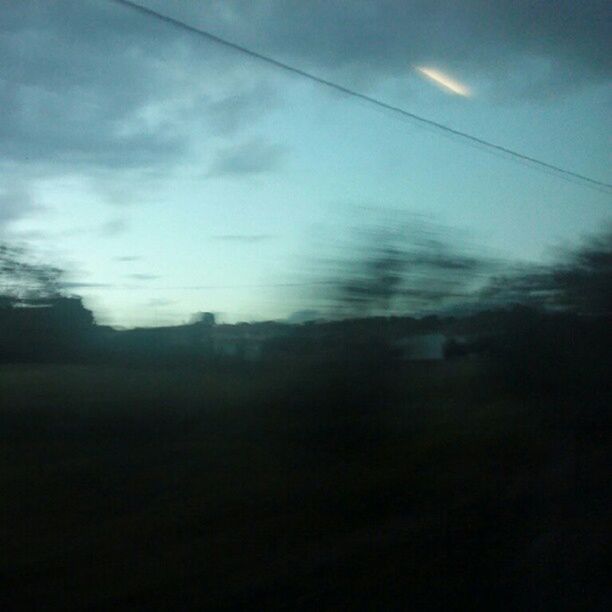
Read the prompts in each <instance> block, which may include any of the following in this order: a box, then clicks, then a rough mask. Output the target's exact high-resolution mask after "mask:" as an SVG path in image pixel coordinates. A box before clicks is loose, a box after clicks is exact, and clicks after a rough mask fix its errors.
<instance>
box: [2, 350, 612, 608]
mask: <svg viewBox="0 0 612 612" xmlns="http://www.w3.org/2000/svg"><path fill="white" fill-rule="evenodd" d="M485 371H486V364H483V363H482V362H480V361H476V360H469V359H466V360H458V361H454V362H439V363H430V364H427V363H423V364H417V363H415V364H411V365H401V366H397V365H396V366H395V367H394V368H391V367H390V368H389V370H388V371H386V370H385V371H376V372H371V371H368V370H367V369H366V370H364V369H359V368H353V366H351V367H346V366H344V365H341V366H337V367H336V368H334V367H333V366H330V365H329V364H323V363H319V364H317V363H310V364H304V363H298V362H290V361H282V362H278V363H271V364H266V365H259V366H251V367H249V368H245V367H243V368H237V367H232V368H230V367H225V368H219V367H217V368H216V369H208V370H207V369H205V368H204V369H202V368H200V369H188V368H163V369H162V368H154V367H147V368H135V367H133V368H129V367H121V368H119V367H109V366H93V365H90V366H76V365H63V366H60V365H40V366H35V365H6V366H3V367H2V368H1V369H0V398H1V402H2V409H1V413H0V415H1V416H0V418H1V423H0V424H1V429H0V444H1V446H0V478H1V490H2V496H1V499H0V510H1V516H2V522H1V526H2V532H1V533H2V536H1V538H2V545H1V546H0V563H1V564H0V581H1V582H0V607H1V608H2V609H3V610H17V609H19V610H60V609H61V610H78V609H113V610H148V609H152V610H189V609H198V610H201V609H210V610H215V609H219V610H226V609H227V610H229V609H239V610H249V609H253V610H276V609H279V610H280V609H285V610H299V609H304V610H361V609H371V610H405V609H411V608H415V609H444V610H453V609H459V608H463V607H465V606H467V609H487V610H500V609H502V610H503V609H508V610H561V609H568V610H604V609H606V610H607V609H610V605H611V604H612V599H611V598H610V591H609V590H608V588H607V583H608V580H607V578H608V575H607V573H606V568H607V567H608V566H612V564H611V563H609V562H610V561H611V560H610V559H609V557H610V551H609V546H608V531H607V520H606V516H607V513H608V507H609V491H608V480H609V479H608V474H609V471H608V469H607V468H608V462H609V459H610V457H609V451H610V447H609V435H608V433H609V432H608V429H607V428H606V427H605V426H602V425H601V424H599V425H593V423H592V422H589V423H588V424H584V423H583V421H582V420H581V419H580V418H577V417H576V415H577V414H578V415H579V414H580V411H581V410H582V409H583V408H585V409H586V408H588V406H579V405H578V404H579V401H577V400H576V399H571V400H570V399H567V398H563V397H555V398H554V399H553V398H552V396H547V395H546V396H545V395H541V394H538V393H531V394H512V393H509V392H506V391H503V392H502V391H500V389H499V388H497V387H496V386H495V384H493V383H491V384H490V383H489V382H488V381H489V378H487V377H486V376H485V375H484V374H483V373H484V372H485ZM589 401H590V400H589Z"/></svg>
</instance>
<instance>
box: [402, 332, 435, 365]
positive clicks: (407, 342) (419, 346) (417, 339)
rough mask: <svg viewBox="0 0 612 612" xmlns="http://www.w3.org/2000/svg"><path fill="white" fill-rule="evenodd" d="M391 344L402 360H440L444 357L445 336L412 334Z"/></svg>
mask: <svg viewBox="0 0 612 612" xmlns="http://www.w3.org/2000/svg"><path fill="white" fill-rule="evenodd" d="M393 346H394V348H395V349H396V350H397V351H398V353H399V356H400V359H402V360H404V361H440V360H442V359H444V357H445V346H446V336H445V335H444V334H441V333H433V334H413V335H410V336H405V337H404V338H402V339H400V340H396V341H395V342H394V343H393Z"/></svg>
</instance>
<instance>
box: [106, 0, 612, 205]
mask: <svg viewBox="0 0 612 612" xmlns="http://www.w3.org/2000/svg"><path fill="white" fill-rule="evenodd" d="M111 1H112V2H115V3H117V4H121V5H123V6H124V7H127V8H131V9H133V10H134V11H137V12H139V13H141V14H144V15H147V16H148V17H154V18H156V19H159V20H161V21H164V22H166V23H167V24H169V25H172V26H174V27H176V28H179V29H182V30H185V31H186V32H190V33H191V34H197V35H198V36H201V37H203V38H206V39H208V40H209V41H211V42H214V43H217V44H219V45H223V46H224V47H227V48H230V49H233V50H235V51H239V52H240V53H244V54H246V55H249V56H250V57H252V58H254V59H257V60H260V61H262V62H265V63H267V64H269V65H271V66H274V67H276V68H280V69H281V70H284V71H285V72H290V73H292V74H296V75H298V76H301V77H303V78H305V79H309V80H310V81H314V82H315V83H318V84H319V85H324V86H326V87H329V88H330V89H335V90H336V91H339V92H341V93H343V94H346V95H348V96H351V97H353V98H358V99H360V100H364V101H365V102H368V103H370V104H373V105H375V106H378V107H380V108H383V109H385V110H388V111H391V112H393V113H396V114H398V115H401V116H403V117H407V118H409V119H411V120H413V121H416V122H418V123H420V124H422V125H426V126H429V127H433V128H435V129H437V130H439V131H441V132H444V133H446V134H450V135H452V136H458V137H460V138H462V139H463V140H465V141H468V142H469V143H471V144H475V145H478V146H480V147H483V148H484V149H485V150H488V151H490V152H496V153H502V154H504V155H505V156H509V158H511V159H514V160H517V161H519V162H523V163H525V162H527V163H529V164H531V165H532V167H535V168H538V169H539V170H544V171H548V172H551V171H552V172H554V173H555V175H556V176H559V177H560V178H563V179H565V180H568V181H570V182H574V183H575V182H576V180H579V181H581V183H580V184H582V185H585V186H588V187H592V188H595V189H598V190H600V191H603V192H604V193H609V192H610V190H612V184H610V183H605V182H603V181H598V180H597V179H593V178H590V177H588V176H585V175H584V174H579V173H577V172H573V171H571V170H567V169H565V168H562V167H560V166H556V165H554V164H549V163H548V162H545V161H542V160H540V159H537V158H535V157H531V156H530V155H525V154H524V153H520V152H519V151H515V150H513V149H509V148H507V147H504V146H502V145H498V144H495V143H493V142H490V141H488V140H485V139H483V138H479V137H478V136H472V135H471V134H468V133H467V132H463V131H461V130H456V129H455V128H451V127H449V126H448V125H444V124H442V123H438V122H437V121H434V120H432V119H427V118H426V117H422V116H420V115H417V114H415V113H411V112H410V111H407V110H405V109H403V108H401V107H399V106H395V105H393V104H389V103H387V102H384V101H383V100H380V99H379V98H374V97H372V96H368V95H367V94H364V93H360V92H358V91H355V90H354V89H350V88H348V87H345V86H344V85H339V84H338V83H335V82H333V81H329V80H327V79H325V78H323V77H320V76H317V75H315V74H312V73H311V72H306V71H305V70H302V69H301V68H296V67H295V66H291V65H290V64H286V63H285V62H281V61H279V60H277V59H274V58H273V57H270V56H268V55H264V54H262V53H258V52H257V51H253V50H252V49H248V48H247V47H243V46H241V45H239V44H237V43H234V42H231V41H229V40H226V39H225V38H221V37H220V36H216V35H215V34H212V33H211V32H208V31H206V30H203V29H201V28H197V27H195V26H192V25H189V24H188V23H185V22H184V21H180V20H179V19H175V18H174V17H170V16H168V15H164V14H163V13H158V12H157V11H155V10H153V9H150V8H147V7H145V6H142V5H140V4H137V3H135V2H131V1H130V0H111Z"/></svg>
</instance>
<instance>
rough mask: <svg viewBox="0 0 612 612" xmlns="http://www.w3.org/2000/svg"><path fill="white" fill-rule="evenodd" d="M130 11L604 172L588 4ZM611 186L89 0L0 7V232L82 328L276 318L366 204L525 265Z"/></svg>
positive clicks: (598, 47)
mask: <svg viewBox="0 0 612 612" xmlns="http://www.w3.org/2000/svg"><path fill="white" fill-rule="evenodd" d="M141 4H142V5H143V6H146V7H149V8H152V9H155V10H158V11H160V12H162V13H164V14H166V15H169V16H171V17H174V18H176V19H179V20H182V21H184V22H186V23H188V24H190V25H193V26H195V27H199V28H202V29H205V30H207V31H209V32H211V33H213V34H216V35H218V36H221V37H224V38H226V39H228V40H230V41H232V42H235V43H237V44H239V45H242V46H245V47H248V48H250V49H253V50H255V51H257V52H259V53H263V54H267V55H270V56H272V57H274V58H276V59H278V60H279V61H282V62H286V63H288V64H291V65H294V66H296V67H299V68H301V69H303V70H307V71H310V72H312V73H315V74H317V75H320V76H321V77H323V78H325V79H328V80H332V81H334V82H337V83H339V84H341V85H343V86H346V87H349V88H353V89H355V90H357V91H359V92H363V93H365V94H367V95H369V96H373V97H376V98H379V99H381V100H384V101H385V102H388V103H389V104H393V105H396V106H400V107H402V108H404V109H406V110H407V111H409V112H411V113H414V114H417V115H420V116H423V117H426V118H428V119H431V120H434V121H437V122H439V123H443V124H445V125H448V126H449V127H451V128H453V129H456V130H460V131H464V132H467V133H470V134H472V135H474V136H477V137H479V138H482V139H485V140H490V141H492V142H494V143H496V144H500V145H502V146H505V147H507V148H510V149H515V150H517V151H520V152H521V153H524V154H526V155H529V156H532V157H536V158H539V159H541V160H543V161H546V162H548V163H551V164H554V165H557V166H561V167H563V168H567V169H569V170H572V171H574V172H577V173H580V174H583V175H587V176H589V177H592V178H594V179H596V180H599V181H603V182H605V183H610V182H612V180H611V179H612V176H611V173H610V167H611V164H610V133H611V131H610V127H611V125H610V117H611V113H610V107H611V104H610V103H611V101H612V95H611V94H612V88H611V87H610V83H611V80H610V75H611V62H612V48H611V45H612V43H611V41H612V37H610V35H609V34H610V32H609V27H608V25H607V24H608V23H609V22H610V16H611V15H610V11H611V9H610V8H609V3H607V2H605V1H601V2H600V1H591V2H589V1H585V2H575V0H567V1H566V0H561V1H559V2H555V3H552V2H540V3H534V2H527V1H520V0H514V1H512V2H510V1H503V0H502V1H498V2H494V3H492V2H488V1H484V0H482V1H480V0H473V1H465V2H461V3H457V2H454V1H451V0H440V1H437V2H431V1H430V0H427V1H425V0H423V1H418V0H415V1H412V2H406V1H405V0H380V1H377V2H373V1H366V0H350V1H348V0H318V1H317V0H313V1H312V2H302V1H300V0H284V1H281V0H261V1H259V2H247V1H246V0H223V1H216V0H211V1H202V2H187V1H185V2H180V1H176V2H164V1H162V0H142V1H141ZM423 69H425V70H423ZM432 71H433V74H434V75H435V74H442V75H446V77H447V78H448V79H450V80H451V81H452V82H453V83H455V85H458V86H459V87H455V89H456V90H458V91H452V90H450V89H448V88H445V87H443V86H441V85H440V84H439V83H437V82H436V81H434V80H432V79H431V78H428V76H427V74H426V73H425V72H429V73H432ZM466 93H467V94H468V95H463V94H466ZM611 200H612V198H611V193H610V190H605V189H604V190H597V189H592V188H588V187H587V186H585V185H584V184H579V183H577V182H570V181H566V180H563V179H562V178H561V177H560V176H559V175H555V174H550V173H546V172H541V171H538V170H536V169H535V168H533V167H532V166H530V165H526V164H522V163H517V162H516V161H513V160H511V159H509V158H508V157H507V156H500V155H492V154H490V153H487V152H486V151H483V150H482V148H481V147H474V146H471V145H469V144H467V143H466V142H464V141H462V140H461V139H459V138H457V137H450V136H449V135H448V134H442V133H440V132H439V131H436V130H434V129H431V128H424V127H423V126H421V125H419V124H418V123H415V122H413V121H410V120H408V119H407V118H402V117H399V116H397V115H394V114H393V113H391V112H389V111H384V110H382V109H380V108H377V107H374V106H372V105H369V104H368V103H366V102H363V101H358V100H355V99H354V98H350V97H348V96H346V95H343V94H341V93H339V92H336V91H333V90H330V89H326V88H324V87H322V86H320V85H317V84H316V83H313V82H311V81H308V80H304V79H302V78H300V77H298V76H296V75H292V74H289V73H285V72H283V71H282V70H279V69H277V68H274V67H272V66H269V65H266V64H265V63H262V62H260V61H257V60H255V59H253V58H252V57H249V56H247V55H244V54H240V53H238V52H236V51H233V50H231V49H227V48H224V47H222V46H220V45H216V44H214V43H212V42H210V41H207V40H204V39H202V38H200V37H197V36H195V35H192V34H189V33H188V32H185V31H182V30H180V29H178V28H174V27H172V26H170V25H169V24H168V23H165V22H163V21H160V20H156V19H154V18H152V17H150V16H146V15H143V14H140V13H137V12H135V11H133V10H130V9H129V8H127V7H125V6H122V5H121V4H120V3H117V2H114V1H112V0H78V1H77V0H57V1H55V2H48V1H47V0H29V1H28V2H17V1H16V0H14V1H9V2H4V3H2V4H1V5H0V241H5V242H10V243H12V244H20V245H24V246H27V247H28V249H30V250H31V252H32V253H33V254H35V256H36V257H38V258H39V259H40V260H41V261H45V262H49V263H53V264H54V265H57V266H60V267H62V268H63V269H65V270H66V271H67V279H68V282H67V288H69V289H70V291H71V292H73V293H75V294H78V295H81V296H83V298H84V301H85V304H86V305H87V306H88V307H89V308H91V309H92V310H93V311H94V314H95V316H96V319H97V320H98V321H99V322H100V323H105V324H111V325H116V326H136V325H168V324H178V323H182V322H185V321H188V320H189V318H190V316H191V315H192V314H193V313H195V312H199V311H212V312H215V313H217V314H218V316H219V317H220V319H221V320H225V321H229V322H233V321H240V320H262V319H271V318H284V317H288V316H290V315H291V313H293V312H295V311H299V310H303V309H305V308H307V307H308V304H307V300H308V298H307V291H306V292H305V291H304V288H303V287H302V288H301V290H300V291H296V290H295V287H294V286H293V285H294V284H295V283H296V282H299V281H296V279H303V278H304V274H303V272H304V270H305V269H308V267H309V266H310V265H311V262H313V261H315V260H316V259H317V258H318V257H320V256H321V254H322V253H325V252H326V249H328V248H329V249H332V248H333V246H334V244H337V243H338V242H339V241H341V240H342V239H343V237H345V236H346V235H348V234H350V232H351V231H354V230H355V228H356V227H357V228H358V227H361V226H367V224H368V223H372V222H373V220H376V219H377V218H380V217H381V216H384V215H387V216H388V215H389V214H390V213H389V211H399V213H401V214H402V215H415V216H418V217H419V218H426V219H428V220H431V221H432V222H435V223H438V224H441V226H445V227H449V228H456V229H457V230H458V231H460V232H462V233H463V235H465V236H468V237H469V241H470V242H471V243H472V244H474V245H478V248H480V249H482V252H486V253H493V254H495V255H496V256H500V257H505V258H509V259H512V260H518V261H546V259H547V258H549V257H551V253H553V252H554V249H555V248H557V247H559V246H567V245H573V244H575V243H576V242H577V241H579V240H580V239H581V238H582V237H583V236H584V235H586V234H589V233H592V232H595V231H597V230H598V229H599V228H601V227H602V225H604V224H606V223H609V221H610V217H611V215H610V211H611V210H612V208H611V204H612V201H611Z"/></svg>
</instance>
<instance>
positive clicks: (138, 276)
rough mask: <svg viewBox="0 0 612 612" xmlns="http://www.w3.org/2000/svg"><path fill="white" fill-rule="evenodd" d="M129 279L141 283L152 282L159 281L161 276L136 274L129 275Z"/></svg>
mask: <svg viewBox="0 0 612 612" xmlns="http://www.w3.org/2000/svg"><path fill="white" fill-rule="evenodd" d="M128 278H132V279H134V280H139V281H150V280H156V279H158V278H159V276H158V275H157V274H143V273H135V274H128Z"/></svg>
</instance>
